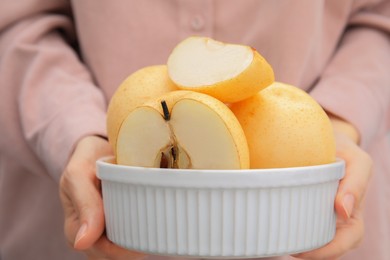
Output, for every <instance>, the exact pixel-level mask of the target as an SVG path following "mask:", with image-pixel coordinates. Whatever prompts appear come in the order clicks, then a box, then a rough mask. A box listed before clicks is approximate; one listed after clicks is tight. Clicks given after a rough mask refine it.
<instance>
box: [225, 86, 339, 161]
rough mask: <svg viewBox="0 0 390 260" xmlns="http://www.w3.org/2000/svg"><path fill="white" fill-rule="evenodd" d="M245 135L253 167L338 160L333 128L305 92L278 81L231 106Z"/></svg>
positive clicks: (318, 106)
mask: <svg viewBox="0 0 390 260" xmlns="http://www.w3.org/2000/svg"><path fill="white" fill-rule="evenodd" d="M230 108H231V110H232V111H233V113H234V114H235V115H236V117H237V118H238V120H239V121H240V123H241V126H242V128H243V130H244V132H245V136H246V138H247V141H248V145H249V152H250V161H251V166H250V167H251V168H280V167H295V166H309V165H320V164H327V163H331V162H333V161H335V154H336V151H335V140H334V136H333V129H332V125H331V123H330V120H329V118H328V116H327V114H326V113H325V112H324V110H323V109H322V107H321V106H320V105H319V104H318V103H317V102H316V101H315V100H314V99H313V98H312V97H310V96H309V95H308V94H307V93H306V92H304V91H302V90H301V89H299V88H296V87H294V86H290V85H287V84H283V83H279V82H275V83H274V84H272V85H271V86H269V87H267V88H266V89H264V90H262V91H260V92H259V93H258V94H257V95H255V96H253V97H251V98H249V99H246V100H244V101H242V102H238V103H235V104H232V105H231V107H230Z"/></svg>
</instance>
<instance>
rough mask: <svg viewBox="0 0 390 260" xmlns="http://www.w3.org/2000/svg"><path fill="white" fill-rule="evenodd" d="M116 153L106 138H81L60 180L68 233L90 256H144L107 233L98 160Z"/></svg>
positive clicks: (73, 242) (73, 244) (108, 257)
mask: <svg viewBox="0 0 390 260" xmlns="http://www.w3.org/2000/svg"><path fill="white" fill-rule="evenodd" d="M108 155H112V151H111V146H110V145H109V143H108V142H107V141H106V140H104V139H103V138H100V137H97V136H88V137H85V138H83V139H81V140H80V141H79V143H78V144H77V146H76V148H75V151H74V153H73V155H72V156H71V158H70V161H69V163H68V165H67V166H66V169H65V171H64V173H63V174H62V178H61V181H60V197H61V201H62V206H63V208H64V213H65V235H66V238H67V240H68V242H69V243H70V244H71V245H72V246H73V247H74V248H75V249H77V250H82V251H84V252H85V253H86V254H87V256H88V258H89V259H143V258H144V257H145V256H146V255H143V254H141V253H137V252H133V251H128V250H125V249H123V248H121V247H118V246H116V245H114V244H113V243H111V242H110V241H109V240H108V239H107V237H106V236H105V234H104V226H105V225H104V213H103V201H102V195H101V192H100V181H99V180H98V179H97V177H96V169H95V163H96V160H97V159H99V158H101V157H104V156H108Z"/></svg>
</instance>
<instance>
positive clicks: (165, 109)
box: [161, 100, 171, 121]
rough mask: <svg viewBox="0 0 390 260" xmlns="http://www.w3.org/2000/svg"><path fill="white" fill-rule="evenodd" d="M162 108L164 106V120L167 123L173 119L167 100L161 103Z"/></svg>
mask: <svg viewBox="0 0 390 260" xmlns="http://www.w3.org/2000/svg"><path fill="white" fill-rule="evenodd" d="M161 106H162V109H163V112H164V119H165V121H169V119H171V115H170V114H169V110H168V106H167V102H165V100H162V101H161Z"/></svg>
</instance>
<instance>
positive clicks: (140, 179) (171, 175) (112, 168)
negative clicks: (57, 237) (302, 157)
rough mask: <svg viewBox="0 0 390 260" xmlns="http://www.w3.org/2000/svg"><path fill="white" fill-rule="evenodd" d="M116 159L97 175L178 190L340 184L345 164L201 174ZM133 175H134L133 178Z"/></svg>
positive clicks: (103, 163) (101, 164) (99, 165)
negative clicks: (118, 163) (118, 162)
mask: <svg viewBox="0 0 390 260" xmlns="http://www.w3.org/2000/svg"><path fill="white" fill-rule="evenodd" d="M113 161H114V158H113V156H110V157H103V158H101V159H99V160H97V161H96V169H97V170H96V175H97V177H98V178H99V179H100V180H102V181H103V182H105V181H111V182H117V183H128V184H134V185H147V186H157V187H158V186H161V187H178V188H276V187H286V186H302V185H312V184H320V183H325V182H332V181H339V180H340V179H342V178H343V177H344V175H345V161H344V160H342V159H340V158H337V159H336V161H335V162H332V163H328V164H323V165H314V166H300V167H289V168H270V169H240V170H200V169H161V168H145V167H137V166H126V165H117V164H115V163H113ZM129 173H131V174H129Z"/></svg>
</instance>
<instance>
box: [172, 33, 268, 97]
mask: <svg viewBox="0 0 390 260" xmlns="http://www.w3.org/2000/svg"><path fill="white" fill-rule="evenodd" d="M167 66H168V73H169V76H170V78H171V79H172V81H173V82H175V84H176V85H177V86H178V87H179V88H180V89H184V90H192V91H197V92H201V93H205V94H208V95H210V96H213V97H215V98H217V99H219V100H221V101H222V102H225V103H231V102H237V101H240V100H243V99H246V98H248V97H250V96H253V95H255V94H256V93H257V92H259V91H260V90H261V89H263V88H265V87H267V86H268V85H270V84H271V83H272V82H273V81H274V72H273V70H272V67H271V66H270V64H268V62H267V61H266V60H265V59H264V58H263V57H262V56H261V55H260V54H259V53H258V52H257V51H256V50H255V49H253V48H251V47H249V46H246V45H237V44H227V43H223V42H220V41H215V40H213V39H210V38H207V37H189V38H187V39H185V40H183V41H182V42H180V43H179V44H178V45H177V46H176V47H175V48H174V49H173V50H172V52H171V54H170V56H169V58H168V62H167Z"/></svg>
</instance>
